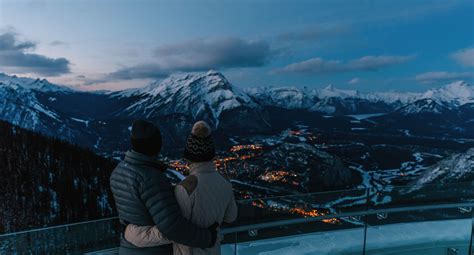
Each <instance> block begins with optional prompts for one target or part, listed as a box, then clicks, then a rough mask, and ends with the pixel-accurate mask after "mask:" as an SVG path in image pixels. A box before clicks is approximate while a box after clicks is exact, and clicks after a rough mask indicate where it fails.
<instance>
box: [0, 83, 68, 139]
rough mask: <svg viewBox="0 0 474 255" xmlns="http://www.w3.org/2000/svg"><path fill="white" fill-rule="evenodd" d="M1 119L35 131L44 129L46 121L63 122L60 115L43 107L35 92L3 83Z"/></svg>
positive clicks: (0, 87)
mask: <svg viewBox="0 0 474 255" xmlns="http://www.w3.org/2000/svg"><path fill="white" fill-rule="evenodd" d="M43 116H45V117H46V118H44V117H43ZM0 119H3V120H6V121H8V122H11V123H13V124H15V125H20V126H21V127H23V128H27V129H33V130H41V129H44V128H45V123H44V121H46V122H48V121H55V122H61V120H60V118H59V116H58V114H57V113H55V112H54V111H52V110H50V109H48V107H46V106H44V105H42V104H41V103H40V102H39V101H38V99H37V98H36V96H35V94H34V92H32V91H31V90H29V89H27V88H23V87H22V86H20V85H18V84H16V83H12V82H9V83H3V82H1V81H0Z"/></svg>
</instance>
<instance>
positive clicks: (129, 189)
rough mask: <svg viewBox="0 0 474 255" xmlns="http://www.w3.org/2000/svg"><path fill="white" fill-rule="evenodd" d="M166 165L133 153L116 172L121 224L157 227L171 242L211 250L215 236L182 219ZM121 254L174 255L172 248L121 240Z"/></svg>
mask: <svg viewBox="0 0 474 255" xmlns="http://www.w3.org/2000/svg"><path fill="white" fill-rule="evenodd" d="M165 170H166V165H165V164H163V163H161V162H159V161H157V160H154V159H153V158H151V157H148V156H146V155H144V154H140V153H137V152H134V151H129V152H127V153H126V154H125V159H124V160H123V161H122V162H121V163H120V164H119V165H118V166H117V167H116V168H115V169H114V171H113V172H112V175H111V177H110V187H111V189H112V193H113V195H114V199H115V205H116V206H117V211H118V214H119V218H120V220H122V221H124V222H127V223H132V224H135V225H139V226H147V225H156V226H157V227H158V229H159V230H160V232H161V233H163V235H164V236H165V237H166V238H168V239H169V240H172V241H175V242H177V243H181V244H184V245H187V246H191V247H199V248H207V247H209V246H211V242H212V240H211V239H212V234H211V232H210V231H209V230H207V229H202V228H198V227H197V226H196V225H194V224H192V223H191V222H190V221H188V220H186V219H185V218H184V217H183V216H182V215H181V211H180V208H179V205H178V203H177V202H176V198H175V197H174V192H173V187H172V186H171V184H170V183H169V180H168V179H167V177H166V176H165V174H164V173H163V172H164V171H165ZM119 254H127V255H128V254H155V255H158V254H167V255H168V254H172V246H171V245H164V246H158V247H152V248H138V247H135V246H133V245H132V244H131V243H129V242H127V241H126V240H125V239H124V238H121V240H120V250H119Z"/></svg>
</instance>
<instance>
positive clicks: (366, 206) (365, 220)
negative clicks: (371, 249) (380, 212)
mask: <svg viewBox="0 0 474 255" xmlns="http://www.w3.org/2000/svg"><path fill="white" fill-rule="evenodd" d="M369 201H370V188H367V198H366V204H365V210H366V211H368V210H369ZM368 224H369V215H368V214H366V215H365V219H364V243H363V248H362V254H363V255H365V249H366V247H367V246H366V245H367V226H368Z"/></svg>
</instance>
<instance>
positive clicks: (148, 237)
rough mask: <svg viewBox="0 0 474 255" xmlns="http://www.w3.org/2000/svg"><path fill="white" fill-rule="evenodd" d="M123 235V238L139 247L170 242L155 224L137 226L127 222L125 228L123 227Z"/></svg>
mask: <svg viewBox="0 0 474 255" xmlns="http://www.w3.org/2000/svg"><path fill="white" fill-rule="evenodd" d="M124 236H125V240H127V241H128V242H130V243H131V244H133V245H135V246H137V247H140V248H143V247H153V246H159V245H164V244H169V243H171V241H170V240H168V239H166V237H165V236H163V234H162V233H161V232H160V230H158V228H157V227H156V226H137V225H133V224H128V225H127V228H125V234H124Z"/></svg>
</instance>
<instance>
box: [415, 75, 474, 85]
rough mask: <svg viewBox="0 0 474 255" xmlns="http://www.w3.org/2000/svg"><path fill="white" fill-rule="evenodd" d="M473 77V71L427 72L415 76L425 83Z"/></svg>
mask: <svg viewBox="0 0 474 255" xmlns="http://www.w3.org/2000/svg"><path fill="white" fill-rule="evenodd" d="M473 78H474V73H471V72H461V73H459V72H426V73H421V74H418V75H416V76H415V80H417V81H418V82H420V83H423V84H430V83H437V82H450V81H455V80H464V79H473Z"/></svg>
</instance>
